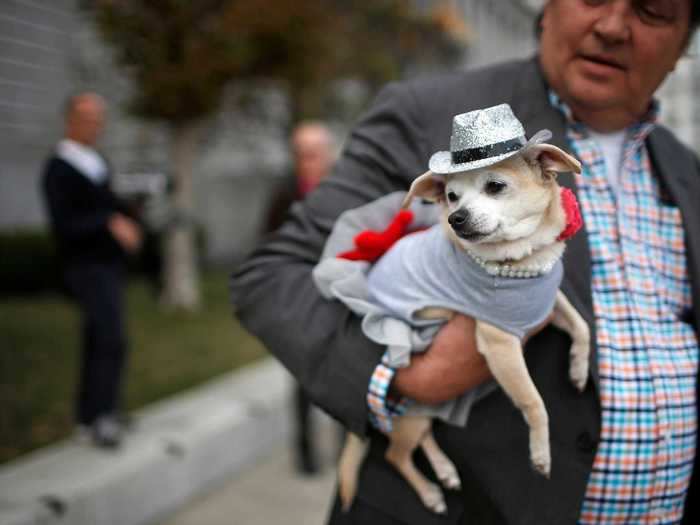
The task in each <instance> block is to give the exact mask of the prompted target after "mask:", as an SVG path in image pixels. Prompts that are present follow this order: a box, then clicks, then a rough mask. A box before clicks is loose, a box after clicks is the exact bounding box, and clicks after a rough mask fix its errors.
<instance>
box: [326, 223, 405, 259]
mask: <svg viewBox="0 0 700 525" xmlns="http://www.w3.org/2000/svg"><path fill="white" fill-rule="evenodd" d="M412 222H413V212H412V211H411V210H401V211H399V212H398V213H397V214H396V215H394V218H393V219H392V221H391V223H390V224H389V226H388V227H387V228H386V230H384V231H382V232H377V231H374V230H364V231H361V232H360V233H358V234H357V235H356V236H355V239H354V243H355V249H354V250H350V251H347V252H343V253H341V254H338V258H340V259H348V260H350V261H369V262H374V261H376V260H377V259H379V258H380V257H381V256H382V255H384V254H385V253H386V252H387V251H388V250H389V248H391V247H392V245H393V244H394V243H395V242H396V241H398V240H399V239H400V238H401V237H403V236H405V235H406V234H407V233H409V231H408V227H409V225H410V224H411V223H412Z"/></svg>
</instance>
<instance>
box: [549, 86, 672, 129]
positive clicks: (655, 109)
mask: <svg viewBox="0 0 700 525" xmlns="http://www.w3.org/2000/svg"><path fill="white" fill-rule="evenodd" d="M548 95H549V102H550V104H552V107H554V108H555V109H558V110H559V111H560V112H561V113H562V114H563V115H564V118H565V119H566V125H567V127H568V128H570V129H572V130H574V131H577V132H579V133H584V134H585V135H588V127H587V126H586V125H585V124H584V123H582V122H581V121H578V120H576V119H575V118H574V115H573V113H572V111H571V108H570V107H569V106H568V105H567V104H566V102H564V101H563V100H562V99H561V98H560V97H559V95H558V94H557V93H556V92H555V91H554V90H553V89H551V88H550V89H549V92H548ZM659 107H660V105H659V101H658V100H657V99H655V98H654V99H652V101H651V103H650V104H649V109H647V112H646V113H645V114H644V115H643V116H642V118H641V119H640V120H639V121H638V122H635V123H634V124H632V125H631V126H629V127H628V128H627V136H628V137H631V138H632V140H633V141H634V142H641V141H643V140H645V139H646V137H647V136H648V135H649V133H651V131H652V130H653V129H654V127H655V126H656V123H657V121H658V117H659Z"/></svg>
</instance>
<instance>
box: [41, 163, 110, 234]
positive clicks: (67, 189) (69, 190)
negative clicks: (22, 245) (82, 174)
mask: <svg viewBox="0 0 700 525" xmlns="http://www.w3.org/2000/svg"><path fill="white" fill-rule="evenodd" d="M44 194H45V197H46V203H47V206H48V211H49V214H50V216H51V221H52V223H53V225H54V228H55V229H56V232H57V233H58V234H59V235H60V236H61V237H63V238H64V239H69V240H73V241H80V240H84V239H89V238H91V237H94V236H96V235H101V234H104V233H106V232H107V221H108V220H109V216H110V215H111V213H112V211H111V210H105V209H94V210H89V211H87V210H84V209H81V208H80V207H78V206H76V205H75V203H74V199H75V190H74V184H73V181H72V180H71V179H70V177H67V176H63V173H61V170H60V167H58V166H56V164H55V163H53V162H50V163H49V165H48V166H47V168H46V172H45V175H44Z"/></svg>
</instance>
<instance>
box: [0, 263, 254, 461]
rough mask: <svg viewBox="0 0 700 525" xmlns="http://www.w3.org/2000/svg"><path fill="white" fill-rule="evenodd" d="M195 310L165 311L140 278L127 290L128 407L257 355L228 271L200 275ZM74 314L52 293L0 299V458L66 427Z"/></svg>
mask: <svg viewBox="0 0 700 525" xmlns="http://www.w3.org/2000/svg"><path fill="white" fill-rule="evenodd" d="M202 292H203V293H202V296H203V298H204V301H203V302H204V306H203V308H202V310H201V311H200V312H198V313H196V314H185V313H176V312H170V313H168V312H164V311H163V310H162V309H160V308H159V307H158V302H157V298H156V297H155V296H154V295H153V293H152V290H151V289H150V288H149V287H148V286H147V284H146V283H145V282H143V281H140V280H132V281H131V283H130V285H129V288H128V292H127V304H128V306H127V319H128V325H127V328H128V334H129V343H130V345H129V347H130V354H129V360H128V364H127V374H126V405H127V408H128V409H130V410H131V409H135V408H138V407H141V406H143V405H145V404H147V403H150V402H153V401H155V400H157V399H161V398H163V397H166V396H168V395H170V394H173V393H175V392H179V391H181V390H184V389H186V388H189V387H192V386H194V385H197V384H198V383H201V382H203V381H205V380H207V379H210V378H212V377H214V376H216V375H218V374H222V373H225V372H227V371H230V370H231V369H233V368H236V367H238V366H241V365H244V364H246V363H249V362H251V361H253V360H255V359H257V358H260V357H261V356H263V355H264V350H263V348H262V347H261V345H260V344H259V343H258V342H257V341H256V340H255V339H254V338H252V337H251V336H250V335H248V334H247V333H246V332H245V331H244V330H243V328H241V326H240V325H239V324H238V322H237V321H236V320H235V318H234V317H233V316H232V314H231V307H230V304H229V299H228V285H227V276H226V275H225V274H224V273H223V272H221V273H208V274H205V275H204V276H203V279H202ZM79 323H80V319H79V315H78V312H77V309H76V307H75V306H74V305H73V304H72V303H70V302H68V301H67V300H66V299H64V298H63V297H62V296H59V295H55V296H54V295H51V296H37V297H31V298H26V299H25V298H12V299H2V300H0V462H4V461H7V460H9V459H11V458H14V457H16V456H18V455H20V454H22V453H25V452H27V451H29V450H32V449H34V448H37V447H40V446H43V445H46V444H48V443H50V442H52V441H56V440H58V439H60V438H63V437H65V436H67V435H68V434H70V433H71V431H72V425H73V422H72V415H73V397H74V392H75V388H76V377H77V371H78V364H79V361H78V359H79V354H78V350H79V346H80V324H79Z"/></svg>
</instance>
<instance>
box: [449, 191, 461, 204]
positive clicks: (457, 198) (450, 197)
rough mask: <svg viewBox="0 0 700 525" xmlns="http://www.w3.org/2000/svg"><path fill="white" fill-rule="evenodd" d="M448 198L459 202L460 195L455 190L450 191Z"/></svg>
mask: <svg viewBox="0 0 700 525" xmlns="http://www.w3.org/2000/svg"><path fill="white" fill-rule="evenodd" d="M447 200H448V201H450V202H457V201H458V200H459V197H457V194H456V193H455V192H454V191H448V192H447Z"/></svg>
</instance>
